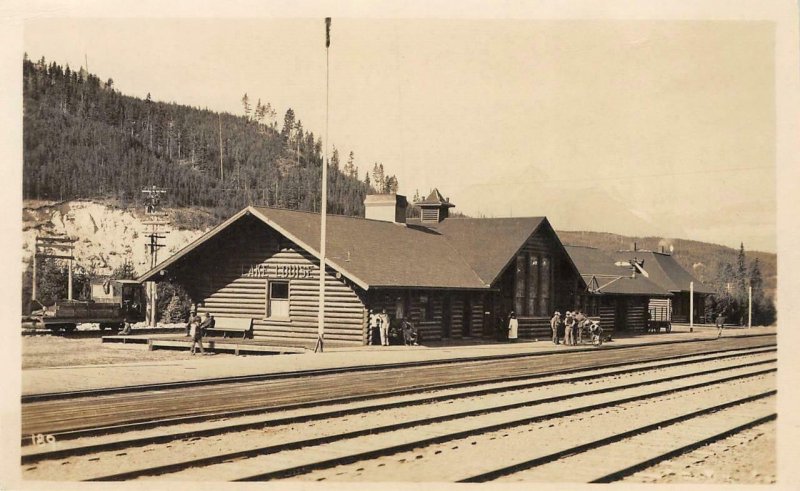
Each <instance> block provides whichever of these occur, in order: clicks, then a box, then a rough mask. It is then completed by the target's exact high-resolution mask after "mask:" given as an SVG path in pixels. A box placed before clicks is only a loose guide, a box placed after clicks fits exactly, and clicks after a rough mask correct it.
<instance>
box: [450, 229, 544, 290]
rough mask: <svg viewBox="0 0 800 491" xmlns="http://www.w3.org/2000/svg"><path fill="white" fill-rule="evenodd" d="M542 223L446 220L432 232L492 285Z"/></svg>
mask: <svg viewBox="0 0 800 491" xmlns="http://www.w3.org/2000/svg"><path fill="white" fill-rule="evenodd" d="M546 221H547V219H546V218H544V217H528V218H448V219H446V220H444V221H442V222H441V223H438V224H436V225H435V230H436V231H437V232H439V233H441V234H442V235H443V236H444V237H445V238H446V239H447V241H448V242H449V243H450V245H451V246H452V247H453V248H454V249H455V250H457V251H458V254H459V255H460V256H461V257H462V258H463V259H464V261H466V262H467V263H468V264H469V265H470V266H471V267H472V269H473V270H474V271H475V273H477V275H478V276H479V277H480V278H481V280H482V281H483V282H484V283H486V284H492V283H493V282H494V281H495V280H496V279H497V277H498V276H500V274H501V273H502V272H503V270H504V269H505V267H506V266H507V265H508V263H509V262H510V261H511V260H512V259H513V258H514V256H515V255H516V254H517V251H519V250H520V248H521V247H522V246H523V245H524V244H525V241H527V240H528V238H529V237H530V236H531V235H533V234H534V233H535V232H536V231H537V230H538V229H539V227H540V226H541V225H542V224H543V223H545V222H546ZM554 235H555V234H554Z"/></svg>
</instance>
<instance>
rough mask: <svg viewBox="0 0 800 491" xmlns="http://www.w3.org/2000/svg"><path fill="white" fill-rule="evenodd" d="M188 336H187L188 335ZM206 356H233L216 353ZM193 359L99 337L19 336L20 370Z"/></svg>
mask: <svg viewBox="0 0 800 491" xmlns="http://www.w3.org/2000/svg"><path fill="white" fill-rule="evenodd" d="M187 339H188V338H187ZM206 356H233V355H231V354H223V353H218V354H214V355H206ZM191 358H193V357H192V355H191V354H189V351H188V350H186V351H183V350H181V351H173V350H155V351H147V345H146V344H121V343H105V344H104V343H103V342H102V340H101V339H100V338H64V337H61V336H31V337H23V338H22V369H23V370H24V369H27V368H44V367H63V366H79V365H108V364H120V363H131V362H139V361H171V360H187V359H191Z"/></svg>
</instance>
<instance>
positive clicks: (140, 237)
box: [22, 201, 207, 275]
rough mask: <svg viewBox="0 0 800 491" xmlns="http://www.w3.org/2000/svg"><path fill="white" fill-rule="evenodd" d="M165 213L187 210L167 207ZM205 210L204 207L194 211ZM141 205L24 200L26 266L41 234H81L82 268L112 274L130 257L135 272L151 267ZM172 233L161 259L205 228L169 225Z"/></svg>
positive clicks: (77, 250) (171, 215)
mask: <svg viewBox="0 0 800 491" xmlns="http://www.w3.org/2000/svg"><path fill="white" fill-rule="evenodd" d="M164 211H166V213H167V218H174V216H175V215H176V213H178V212H180V213H181V214H185V213H186V211H185V210H180V211H178V210H170V209H167V210H164ZM196 213H203V212H196ZM148 219H149V217H147V216H145V214H144V213H143V211H142V210H139V209H133V208H129V209H125V208H119V207H116V206H113V205H112V204H110V203H99V202H92V201H65V202H43V201H26V202H25V203H23V209H22V223H23V229H22V234H23V246H22V249H23V255H22V261H23V271H24V270H25V269H26V268H27V267H28V266H29V265H30V264H31V257H32V255H33V251H34V247H35V241H36V236H37V235H64V234H66V235H69V236H71V237H73V238H76V239H77V242H76V243H75V257H76V263H77V266H78V267H82V268H84V269H86V270H94V271H95V272H96V273H98V274H100V275H104V274H109V273H111V271H113V269H114V268H116V267H118V266H120V265H121V264H123V262H124V261H126V260H130V261H131V262H132V263H133V266H134V268H135V269H136V272H137V273H144V272H145V271H146V270H147V269H149V267H150V256H149V252H148V250H147V243H148V238H147V237H146V235H147V233H148V232H149V231H150V226H149V225H146V224H145V223H143V222H146V221H148ZM165 230H166V231H167V232H168V233H167V234H165V235H166V239H164V240H163V243H165V244H166V246H165V247H163V248H161V249H160V250H159V252H158V259H159V261H161V260H163V259H166V258H168V257H169V256H171V255H172V254H173V253H174V252H176V251H177V250H179V249H181V248H182V247H183V246H185V245H186V244H188V243H189V242H191V241H192V240H194V239H195V238H197V237H198V236H199V235H201V234H202V233H203V232H205V231H206V230H207V228H206V229H185V228H183V227H179V226H178V225H176V224H175V223H174V220H172V223H170V225H168V226H167V227H165Z"/></svg>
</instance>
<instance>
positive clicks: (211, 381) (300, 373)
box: [21, 333, 777, 404]
mask: <svg viewBox="0 0 800 491" xmlns="http://www.w3.org/2000/svg"><path fill="white" fill-rule="evenodd" d="M775 336H776V335H775V334H774V333H766V334H747V335H742V336H735V337H728V338H713V339H691V340H669V341H658V342H655V343H641V344H629V345H621V346H608V345H603V346H601V347H594V348H593V347H588V346H587V347H582V348H578V349H573V348H570V349H565V350H560V351H557V352H553V351H544V352H536V353H507V354H497V355H484V356H472V357H458V358H449V359H438V360H419V361H409V362H396V363H382V364H378V365H354V366H349V367H337V368H322V369H312V370H297V371H290V372H279V373H268V374H255V375H240V376H231V377H216V378H207V379H198V380H186V381H179V382H163V383H154V384H139V385H127V386H122V387H105V388H96V389H85V390H74V391H63V392H48V393H40V394H23V395H22V397H21V402H22V403H23V404H25V403H30V402H39V401H48V400H55V399H73V398H81V397H97V396H100V395H106V394H119V393H128V392H144V391H152V390H165V389H180V388H186V387H193V386H204V387H207V386H209V385H217V384H232V383H234V384H235V383H242V382H255V381H269V380H284V379H293V378H300V377H314V376H322V375H336V374H341V373H357V372H364V371H370V372H373V371H376V370H391V369H408V368H415V367H430V366H439V365H453V364H458V363H478V362H491V361H497V360H513V359H520V358H536V357H541V356H551V355H555V354H559V355H564V354H572V353H586V352H602V351H610V350H629V349H637V348H638V349H641V348H647V347H650V346H663V345H676V344H689V343H719V341H725V342H727V341H731V340H742V339H745V340H751V339H752V338H762V337H775ZM760 346H761V347H764V346H777V342H773V343H768V344H764V345H760ZM732 349H741V348H731V349H729V350H732ZM721 351H725V350H720V352H721ZM712 352H716V351H713V350H712ZM695 354H696V353H695ZM686 356H691V355H686Z"/></svg>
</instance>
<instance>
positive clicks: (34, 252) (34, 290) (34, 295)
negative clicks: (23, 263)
mask: <svg viewBox="0 0 800 491" xmlns="http://www.w3.org/2000/svg"><path fill="white" fill-rule="evenodd" d="M31 300H36V250H35V249H34V251H33V285H32V287H31ZM26 308H27V307H26Z"/></svg>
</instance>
